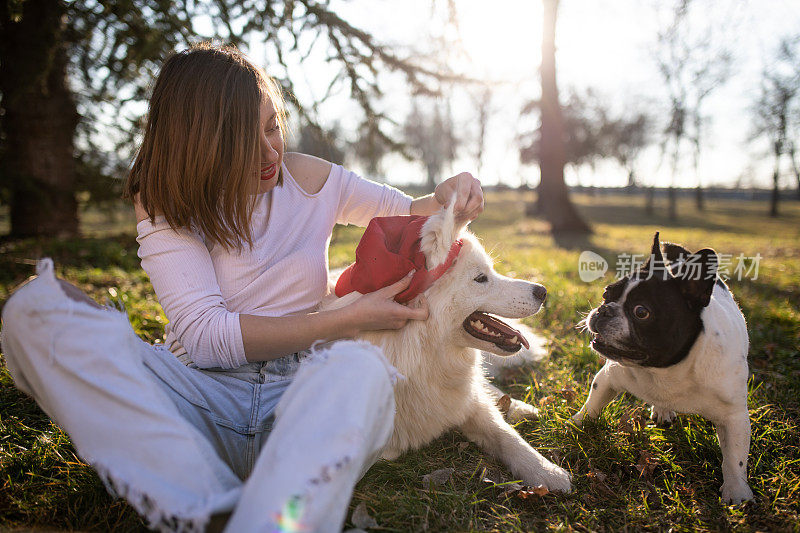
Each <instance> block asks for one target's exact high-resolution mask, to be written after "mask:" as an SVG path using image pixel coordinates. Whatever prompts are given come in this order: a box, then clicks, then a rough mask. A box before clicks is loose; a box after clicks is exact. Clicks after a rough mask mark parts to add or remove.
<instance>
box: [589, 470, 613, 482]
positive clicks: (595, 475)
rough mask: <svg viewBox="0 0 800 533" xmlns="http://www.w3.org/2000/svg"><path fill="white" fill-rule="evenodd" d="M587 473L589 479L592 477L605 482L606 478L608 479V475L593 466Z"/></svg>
mask: <svg viewBox="0 0 800 533" xmlns="http://www.w3.org/2000/svg"><path fill="white" fill-rule="evenodd" d="M587 475H588V476H589V479H592V480H595V479H596V480H597V481H599V482H601V483H605V482H606V479H608V476H607V475H605V474H604V473H603V472H601V471H600V470H597V469H596V468H592V469H591V470H589V473H588V474H587Z"/></svg>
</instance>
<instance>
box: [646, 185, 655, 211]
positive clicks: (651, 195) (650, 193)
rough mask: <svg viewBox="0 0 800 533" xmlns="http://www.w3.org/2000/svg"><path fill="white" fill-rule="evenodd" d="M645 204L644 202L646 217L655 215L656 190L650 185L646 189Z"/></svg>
mask: <svg viewBox="0 0 800 533" xmlns="http://www.w3.org/2000/svg"><path fill="white" fill-rule="evenodd" d="M645 194H646V197H645V202H644V212H645V213H646V214H647V215H648V216H653V215H654V214H655V213H656V206H655V204H656V188H655V186H653V185H651V186H649V187H648V188H647V192H646V193H645Z"/></svg>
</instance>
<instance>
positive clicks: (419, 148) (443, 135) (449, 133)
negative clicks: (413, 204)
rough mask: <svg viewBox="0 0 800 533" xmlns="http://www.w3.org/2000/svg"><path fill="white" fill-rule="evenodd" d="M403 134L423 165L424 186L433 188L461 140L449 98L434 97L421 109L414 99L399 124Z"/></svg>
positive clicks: (452, 157)
mask: <svg viewBox="0 0 800 533" xmlns="http://www.w3.org/2000/svg"><path fill="white" fill-rule="evenodd" d="M403 138H404V139H405V142H406V144H407V146H408V148H409V150H411V152H412V153H413V154H414V155H415V156H416V157H418V158H419V159H420V160H421V161H422V164H423V165H425V171H426V182H425V187H426V189H428V190H429V191H431V192H433V190H434V189H435V188H436V184H437V183H439V181H441V178H442V173H443V172H444V171H445V169H446V168H447V166H448V165H450V164H451V163H452V162H453V161H454V160H455V158H456V151H457V149H458V145H459V143H460V142H461V139H459V138H458V137H457V136H456V133H455V127H454V126H453V118H452V113H451V111H450V105H449V102H448V101H440V100H436V101H434V102H432V103H431V105H430V106H429V108H428V111H427V112H425V111H423V110H422V109H420V101H419V100H415V101H414V102H413V104H412V106H411V112H410V113H409V114H408V117H406V121H405V124H404V125H403Z"/></svg>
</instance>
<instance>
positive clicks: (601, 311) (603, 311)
mask: <svg viewBox="0 0 800 533" xmlns="http://www.w3.org/2000/svg"><path fill="white" fill-rule="evenodd" d="M597 314H598V315H600V316H606V317H608V316H611V315H613V314H614V310H613V309H611V308H610V307H609V306H608V305H606V304H603V305H601V306H600V307H598V308H597Z"/></svg>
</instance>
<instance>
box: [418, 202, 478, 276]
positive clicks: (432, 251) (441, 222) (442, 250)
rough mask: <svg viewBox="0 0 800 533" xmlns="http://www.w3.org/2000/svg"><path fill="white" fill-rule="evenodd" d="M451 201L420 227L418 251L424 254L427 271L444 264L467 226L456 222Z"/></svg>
mask: <svg viewBox="0 0 800 533" xmlns="http://www.w3.org/2000/svg"><path fill="white" fill-rule="evenodd" d="M454 205H455V202H454V201H453V199H451V200H450V203H449V204H447V207H443V208H442V209H440V210H439V212H438V213H436V214H433V215H431V216H430V217H429V218H428V221H427V222H425V224H424V225H423V226H422V231H421V232H420V235H421V237H422V240H421V241H420V250H422V253H424V254H425V259H426V263H427V267H428V270H430V269H432V268H434V267H436V266H437V265H439V264H441V263H443V262H444V260H445V259H446V258H447V254H448V253H449V252H450V247H451V246H452V245H453V243H454V242H455V241H456V239H458V236H459V235H460V234H461V232H462V231H463V230H464V228H465V227H466V226H467V222H466V221H464V222H459V223H457V222H456V217H455V214H454Z"/></svg>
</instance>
